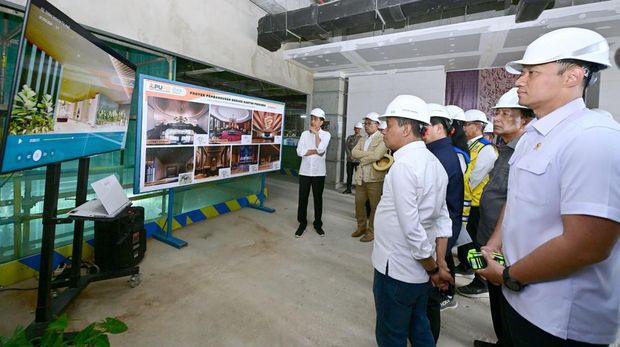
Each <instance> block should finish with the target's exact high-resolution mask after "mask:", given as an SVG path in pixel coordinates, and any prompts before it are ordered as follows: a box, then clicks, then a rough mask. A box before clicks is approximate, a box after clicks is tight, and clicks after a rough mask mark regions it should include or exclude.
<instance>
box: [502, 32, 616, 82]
mask: <svg viewBox="0 0 620 347" xmlns="http://www.w3.org/2000/svg"><path fill="white" fill-rule="evenodd" d="M561 59H576V60H581V61H586V62H590V63H596V64H599V65H602V68H603V69H604V68H607V67H610V66H611V63H610V62H609V44H608V43H607V40H605V38H604V37H603V36H601V35H600V34H598V33H597V32H595V31H592V30H588V29H583V28H562V29H558V30H554V31H552V32H548V33H546V34H544V35H543V36H541V37H539V38H537V39H536V40H534V41H533V42H532V43H530V44H529V45H528V46H527V48H526V50H525V54H523V59H521V60H516V61H511V62H509V63H508V64H506V71H508V72H510V73H512V74H517V75H518V74H520V73H521V70H523V65H538V64H544V63H550V62H553V61H556V60H561Z"/></svg>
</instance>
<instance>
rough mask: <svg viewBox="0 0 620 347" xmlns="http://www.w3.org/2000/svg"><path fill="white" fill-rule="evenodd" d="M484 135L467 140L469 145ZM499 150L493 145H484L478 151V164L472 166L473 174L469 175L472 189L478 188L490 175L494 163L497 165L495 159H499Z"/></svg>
mask: <svg viewBox="0 0 620 347" xmlns="http://www.w3.org/2000/svg"><path fill="white" fill-rule="evenodd" d="M481 137H482V135H480V136H478V137H474V138H473V139H471V140H469V141H467V145H468V146H469V145H471V144H472V143H474V142H475V141H476V140H478V139H479V138H481ZM497 157H498V155H497V152H496V151H495V149H493V146H484V147H482V149H481V150H480V153H478V159H476V165H475V166H474V167H473V168H472V171H471V175H470V176H469V186H470V187H471V189H472V190H474V188H476V187H477V186H478V185H479V184H480V182H482V180H483V179H484V178H485V177H487V176H488V175H489V172H491V170H492V169H493V165H495V160H497Z"/></svg>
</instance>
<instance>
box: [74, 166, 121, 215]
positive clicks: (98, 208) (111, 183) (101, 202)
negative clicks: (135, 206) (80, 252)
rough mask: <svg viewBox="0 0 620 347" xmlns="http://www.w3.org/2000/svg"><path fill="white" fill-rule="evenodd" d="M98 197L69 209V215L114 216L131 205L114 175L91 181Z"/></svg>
mask: <svg viewBox="0 0 620 347" xmlns="http://www.w3.org/2000/svg"><path fill="white" fill-rule="evenodd" d="M91 187H93V189H94V190H95V194H96V195H97V198H96V199H93V200H90V201H87V202H85V203H83V204H82V205H80V206H78V207H76V208H75V209H74V210H71V211H69V216H71V217H80V218H114V217H116V215H118V214H119V213H120V212H121V211H123V210H124V209H125V207H127V206H129V205H131V201H129V199H128V198H127V195H126V194H125V191H124V190H123V187H122V186H121V184H120V183H119V182H118V179H117V178H116V176H114V175H110V176H108V177H105V178H102V179H100V180H98V181H96V182H93V183H91Z"/></svg>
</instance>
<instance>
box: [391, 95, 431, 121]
mask: <svg viewBox="0 0 620 347" xmlns="http://www.w3.org/2000/svg"><path fill="white" fill-rule="evenodd" d="M387 117H399V118H407V119H413V120H417V121H419V122H422V123H424V124H427V125H428V124H431V117H430V115H429V112H428V106H427V105H426V102H424V100H422V99H420V98H418V97H417V96H413V95H399V96H397V97H396V98H394V100H392V102H390V103H389V104H388V106H387V108H386V109H385V114H383V115H382V116H381V117H380V118H387Z"/></svg>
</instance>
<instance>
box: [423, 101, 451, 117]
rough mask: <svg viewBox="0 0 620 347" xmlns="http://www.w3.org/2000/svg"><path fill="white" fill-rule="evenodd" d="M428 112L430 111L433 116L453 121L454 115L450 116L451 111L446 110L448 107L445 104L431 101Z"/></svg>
mask: <svg viewBox="0 0 620 347" xmlns="http://www.w3.org/2000/svg"><path fill="white" fill-rule="evenodd" d="M428 112H429V113H430V116H431V117H440V118H446V119H448V120H450V121H452V117H451V116H450V113H448V110H446V108H445V107H444V106H443V105H440V104H433V103H429V104H428Z"/></svg>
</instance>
